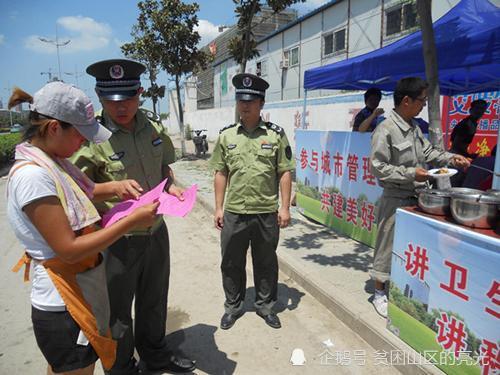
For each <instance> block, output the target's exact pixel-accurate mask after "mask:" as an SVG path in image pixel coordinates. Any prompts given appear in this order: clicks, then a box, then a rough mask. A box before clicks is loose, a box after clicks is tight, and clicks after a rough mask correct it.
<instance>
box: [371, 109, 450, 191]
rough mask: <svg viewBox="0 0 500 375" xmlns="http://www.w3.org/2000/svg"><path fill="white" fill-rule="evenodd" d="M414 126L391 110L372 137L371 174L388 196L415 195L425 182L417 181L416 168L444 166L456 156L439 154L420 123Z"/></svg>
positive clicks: (440, 152)
mask: <svg viewBox="0 0 500 375" xmlns="http://www.w3.org/2000/svg"><path fill="white" fill-rule="evenodd" d="M411 122H412V123H411V125H410V124H409V123H408V122H406V121H405V120H404V119H403V118H402V117H401V116H399V115H398V114H397V113H396V111H395V110H392V111H391V113H390V114H389V116H388V118H387V119H385V120H384V121H382V122H381V123H380V124H379V125H378V126H377V127H376V128H375V131H374V132H373V134H372V152H371V167H372V173H373V174H374V175H375V177H377V179H378V180H379V183H380V185H381V186H382V187H383V188H384V195H385V196H392V197H399V198H405V197H410V196H413V195H415V189H417V188H419V187H424V186H425V183H424V182H417V181H415V169H416V168H417V167H420V168H425V169H427V164H428V163H429V164H431V165H433V166H435V167H442V166H445V165H446V164H448V163H449V162H450V159H451V158H452V156H453V155H454V154H451V153H449V152H445V151H440V150H437V149H435V148H434V146H432V144H431V143H430V142H429V141H428V140H427V138H425V137H424V135H423V134H422V131H421V130H420V128H419V127H418V125H417V122H416V121H415V120H414V119H412V121H411Z"/></svg>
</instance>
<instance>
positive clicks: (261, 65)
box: [256, 60, 267, 77]
mask: <svg viewBox="0 0 500 375" xmlns="http://www.w3.org/2000/svg"><path fill="white" fill-rule="evenodd" d="M256 74H257V75H258V76H259V77H265V76H267V60H261V61H257V69H256Z"/></svg>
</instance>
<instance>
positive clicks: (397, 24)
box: [385, 1, 418, 37]
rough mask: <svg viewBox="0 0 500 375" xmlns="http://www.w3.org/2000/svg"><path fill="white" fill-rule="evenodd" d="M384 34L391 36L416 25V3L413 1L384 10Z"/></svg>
mask: <svg viewBox="0 0 500 375" xmlns="http://www.w3.org/2000/svg"><path fill="white" fill-rule="evenodd" d="M385 19H386V23H385V36H387V37H389V36H393V35H397V34H400V33H404V32H406V31H410V30H413V29H415V28H416V27H417V26H418V14H417V5H416V3H415V2H414V1H412V2H406V3H402V4H399V5H397V6H396V7H392V8H390V9H388V10H387V11H386V12H385Z"/></svg>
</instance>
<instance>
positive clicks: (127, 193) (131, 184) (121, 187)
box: [113, 180, 143, 200]
mask: <svg viewBox="0 0 500 375" xmlns="http://www.w3.org/2000/svg"><path fill="white" fill-rule="evenodd" d="M113 192H114V194H115V195H116V196H117V197H118V198H120V199H121V200H126V199H138V198H139V197H140V196H141V194H142V192H143V189H142V187H141V185H139V183H138V182H137V181H136V180H122V181H113Z"/></svg>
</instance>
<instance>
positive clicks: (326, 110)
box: [165, 92, 427, 145]
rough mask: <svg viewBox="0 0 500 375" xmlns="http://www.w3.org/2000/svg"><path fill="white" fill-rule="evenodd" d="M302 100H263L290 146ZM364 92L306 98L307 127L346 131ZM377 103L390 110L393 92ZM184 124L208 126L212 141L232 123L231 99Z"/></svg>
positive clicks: (188, 116)
mask: <svg viewBox="0 0 500 375" xmlns="http://www.w3.org/2000/svg"><path fill="white" fill-rule="evenodd" d="M303 105H304V102H303V100H290V101H281V102H273V103H266V105H265V106H264V109H263V111H262V118H263V119H264V120H266V121H271V122H273V123H276V124H278V125H279V126H281V127H283V128H284V129H285V131H286V133H287V136H288V138H289V139H290V142H291V143H292V145H295V142H294V141H293V138H294V136H293V133H294V129H296V128H299V127H301V126H302V112H303ZM363 106H364V104H363V93H362V92H360V93H357V94H348V95H335V96H328V97H321V98H311V99H309V98H308V100H307V109H306V113H307V116H306V127H307V129H311V130H338V131H349V130H351V128H352V121H353V119H354V116H355V115H356V113H357V112H358V111H359V110H360V109H361V108H363ZM380 106H381V107H382V108H384V109H385V111H386V112H389V111H390V110H391V109H392V107H393V100H392V95H391V96H388V97H384V98H382V101H381V103H380ZM421 117H422V118H424V119H425V120H427V112H426V111H425V110H424V111H422V113H421ZM170 120H171V118H170V119H169V121H166V122H165V125H166V126H167V128H168V130H169V132H170V133H171V134H175V133H178V132H179V128H178V125H177V122H176V121H175V120H174V121H170ZM184 123H185V124H189V125H190V126H191V128H192V129H208V132H207V133H208V134H207V135H208V138H209V139H210V140H215V139H216V138H217V136H218V135H219V130H220V129H222V128H223V127H225V126H227V125H229V124H232V123H234V100H233V106H231V107H227V106H226V107H222V108H214V109H206V110H203V111H196V112H186V113H185V115H184Z"/></svg>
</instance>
